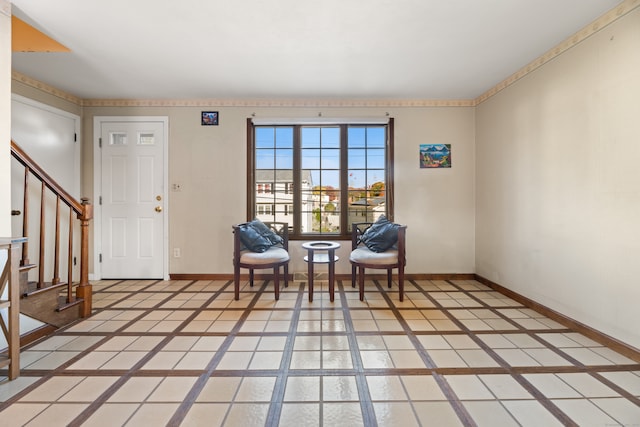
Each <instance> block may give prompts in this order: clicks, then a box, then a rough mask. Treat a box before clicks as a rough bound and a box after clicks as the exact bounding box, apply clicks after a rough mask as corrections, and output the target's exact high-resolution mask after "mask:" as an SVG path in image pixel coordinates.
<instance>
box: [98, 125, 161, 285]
mask: <svg viewBox="0 0 640 427" xmlns="http://www.w3.org/2000/svg"><path fill="white" fill-rule="evenodd" d="M108 122H130V123H135V122H141V123H142V122H162V128H163V132H164V147H163V157H164V159H163V164H162V167H163V177H162V199H163V200H166V201H167V202H166V203H165V204H164V209H163V210H162V215H163V218H162V219H163V229H162V277H163V278H164V280H169V220H168V219H169V203H168V201H169V199H168V197H167V196H168V194H169V191H168V189H169V117H168V116H94V117H93V197H94V201H93V205H94V209H93V275H89V279H91V280H100V279H102V265H101V263H100V254H101V253H102V206H101V205H100V201H99V197H100V196H101V192H102V156H101V155H100V146H99V144H100V137H101V134H102V123H108Z"/></svg>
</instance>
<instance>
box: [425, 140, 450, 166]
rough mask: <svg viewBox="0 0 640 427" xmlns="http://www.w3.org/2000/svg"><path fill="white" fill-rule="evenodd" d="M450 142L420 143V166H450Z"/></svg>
mask: <svg viewBox="0 0 640 427" xmlns="http://www.w3.org/2000/svg"><path fill="white" fill-rule="evenodd" d="M450 167H451V144H420V168H450Z"/></svg>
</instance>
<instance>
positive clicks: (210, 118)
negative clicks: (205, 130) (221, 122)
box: [200, 111, 219, 126]
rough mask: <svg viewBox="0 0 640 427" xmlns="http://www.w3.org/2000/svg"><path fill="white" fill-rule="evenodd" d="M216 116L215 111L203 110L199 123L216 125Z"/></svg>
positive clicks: (217, 116)
mask: <svg viewBox="0 0 640 427" xmlns="http://www.w3.org/2000/svg"><path fill="white" fill-rule="evenodd" d="M218 118H219V115H218V112H217V111H203V112H202V117H201V122H200V124H202V126H218Z"/></svg>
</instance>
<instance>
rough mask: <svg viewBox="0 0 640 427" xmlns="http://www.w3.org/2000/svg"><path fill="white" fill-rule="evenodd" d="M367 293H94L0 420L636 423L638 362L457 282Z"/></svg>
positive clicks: (23, 380)
mask: <svg viewBox="0 0 640 427" xmlns="http://www.w3.org/2000/svg"><path fill="white" fill-rule="evenodd" d="M382 285H383V284H381V283H379V282H377V281H367V283H366V293H365V301H363V302H361V301H359V299H358V293H357V292H356V291H355V290H354V289H353V288H351V286H350V283H347V282H342V281H339V282H338V286H337V287H336V289H337V293H336V298H335V302H333V303H331V302H330V301H329V297H328V293H327V289H326V283H323V282H318V283H317V286H316V292H315V295H314V301H313V302H311V303H310V302H309V301H308V297H307V294H306V292H305V291H306V288H305V282H301V281H296V282H292V283H290V285H289V287H288V288H283V289H282V291H281V297H280V300H279V301H274V299H273V289H272V286H273V284H272V283H271V282H266V283H264V282H262V283H257V284H256V286H254V287H253V288H250V287H249V286H248V284H245V286H244V287H243V289H242V293H241V298H240V300H239V301H234V300H233V286H232V284H231V283H230V282H226V281H102V282H98V283H95V284H94V290H95V291H96V293H95V295H94V308H95V314H94V315H93V316H92V317H91V318H89V319H86V320H83V321H80V322H78V323H76V324H74V325H72V326H70V327H68V328H66V329H64V330H60V331H58V332H57V333H56V334H55V335H53V336H51V337H49V338H47V339H45V340H42V341H41V342H38V343H35V344H33V345H31V346H29V347H28V348H26V349H24V350H23V351H22V353H21V368H22V370H21V374H22V376H21V377H20V378H19V379H17V380H15V381H11V382H9V381H7V380H6V378H5V379H3V380H4V381H3V382H2V383H0V424H1V425H3V426H21V425H28V426H38V425H46V426H48V427H51V426H63V425H73V426H79V425H83V426H118V425H128V426H148V425H172V426H173V425H175V426H177V425H186V426H197V425H204V426H222V425H224V426H296V427H298V426H332V427H333V426H349V427H354V426H359V425H362V426H414V425H415V426H511V425H513V426H554V425H558V426H561V425H579V426H583V425H585V426H587V425H588V426H602V427H605V426H614V425H626V426H633V425H636V426H638V425H640V363H638V361H634V360H631V359H629V358H628V357H625V356H623V355H622V354H619V353H616V352H615V351H613V350H612V349H610V348H607V347H604V346H603V345H601V344H598V343H597V342H595V341H593V340H591V339H589V338H587V337H586V336H583V335H581V334H579V333H577V332H576V331H572V330H569V329H566V328H565V327H563V326H562V325H560V324H559V323H557V322H555V321H553V320H552V319H549V318H546V317H545V316H543V315H541V314H539V313H537V312H535V311H533V310H530V309H528V308H526V307H523V306H522V305H520V304H519V303H517V302H516V301H514V300H512V299H510V298H508V297H506V296H504V295H502V294H500V293H498V292H495V291H493V290H491V289H490V288H488V287H486V286H484V285H482V284H481V283H479V282H476V281H473V280H451V281H428V280H414V281H408V282H407V283H406V287H405V290H406V294H405V299H404V301H403V302H400V301H399V300H398V296H397V289H396V288H395V287H394V288H392V289H391V290H389V289H387V287H386V286H382ZM0 379H1V378H0Z"/></svg>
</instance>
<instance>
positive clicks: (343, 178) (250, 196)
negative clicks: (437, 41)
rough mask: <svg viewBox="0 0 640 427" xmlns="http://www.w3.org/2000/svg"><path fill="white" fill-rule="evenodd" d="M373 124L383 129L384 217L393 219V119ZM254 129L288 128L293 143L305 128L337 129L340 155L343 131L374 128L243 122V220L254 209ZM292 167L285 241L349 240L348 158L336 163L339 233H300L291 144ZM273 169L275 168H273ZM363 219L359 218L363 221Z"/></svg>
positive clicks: (297, 163) (296, 166) (344, 137)
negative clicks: (244, 151)
mask: <svg viewBox="0 0 640 427" xmlns="http://www.w3.org/2000/svg"><path fill="white" fill-rule="evenodd" d="M375 125H384V126H386V127H387V132H386V136H387V138H386V142H385V169H384V174H385V206H386V213H385V215H386V216H387V218H389V220H391V221H393V220H394V133H395V132H394V119H393V118H392V117H390V118H389V119H388V121H387V122H386V124H384V123H376V124H375ZM258 126H273V127H292V128H293V132H294V140H295V139H296V138H297V139H298V140H299V138H300V133H301V129H302V128H303V127H305V126H316V127H325V126H327V127H329V126H331V127H339V128H340V140H341V152H343V151H344V152H346V151H348V147H345V145H346V144H347V143H346V142H343V141H346V140H347V131H348V128H349V126H374V124H371V123H366V122H365V123H360V122H358V121H353V122H348V123H347V122H342V121H341V122H339V123H331V122H330V121H327V122H323V123H321V124H320V123H318V124H313V123H311V124H301V123H285V122H282V123H278V124H265V125H262V124H260V125H256V124H254V122H253V119H252V118H248V119H247V182H246V192H247V199H246V200H247V207H246V210H247V218H246V219H247V221H250V220H252V219H253V218H255V217H256V216H257V212H256V211H255V209H256V192H257V191H258V190H257V187H256V185H257V183H256V169H255V167H256V144H255V128H256V127H258ZM293 150H294V166H293V176H294V179H293V185H292V187H293V188H292V189H291V190H290V192H291V193H292V194H293V211H289V212H288V213H287V216H290V217H292V218H293V219H292V222H293V224H290V232H289V239H290V240H318V239H321V240H347V239H350V238H351V229H350V228H349V226H348V223H349V214H348V212H349V210H348V193H349V187H348V170H349V169H348V159H347V156H341V160H340V169H339V170H340V203H341V209H340V212H341V215H340V233H335V234H330V233H302V232H301V224H300V209H301V194H299V191H300V189H301V188H302V186H301V185H300V183H299V182H298V181H297V179H296V177H299V173H300V170H301V168H300V155H301V149H300V147H299V146H298V147H295V144H294V149H293ZM274 170H275V169H274ZM365 220H366V218H363V221H365Z"/></svg>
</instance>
